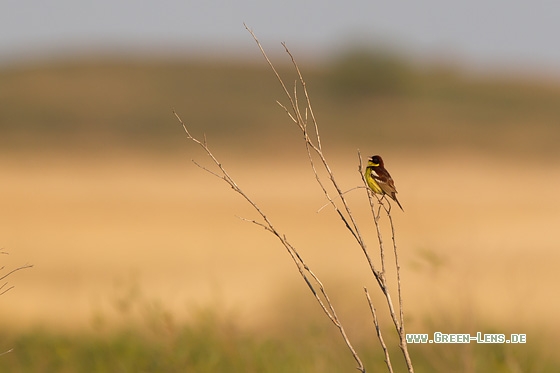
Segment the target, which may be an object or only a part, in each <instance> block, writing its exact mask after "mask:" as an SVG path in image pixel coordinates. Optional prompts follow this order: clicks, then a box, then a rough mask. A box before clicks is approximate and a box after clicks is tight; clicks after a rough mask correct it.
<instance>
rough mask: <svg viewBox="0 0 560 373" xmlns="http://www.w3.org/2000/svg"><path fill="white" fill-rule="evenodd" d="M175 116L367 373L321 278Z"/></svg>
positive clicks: (204, 146)
mask: <svg viewBox="0 0 560 373" xmlns="http://www.w3.org/2000/svg"><path fill="white" fill-rule="evenodd" d="M173 114H175V116H176V117H177V119H178V120H179V122H180V123H181V125H182V126H183V129H184V131H185V133H186V134H187V138H188V139H189V140H191V141H193V142H195V143H196V144H198V145H199V146H201V147H202V148H203V149H204V151H205V152H206V154H207V155H208V156H210V158H211V159H212V161H213V162H214V164H215V165H216V166H217V167H218V169H219V170H220V173H216V172H213V171H211V170H209V169H208V168H206V167H204V166H201V165H200V164H198V163H196V162H194V161H193V162H194V163H195V164H196V165H197V166H198V167H200V168H202V169H203V170H205V171H207V172H209V173H210V174H212V175H214V176H216V177H218V178H220V179H222V180H224V181H225V182H226V183H227V184H229V186H230V187H231V188H232V189H233V190H234V191H235V192H237V193H238V194H240V195H241V196H242V197H243V198H244V199H245V200H246V201H247V202H248V203H249V204H250V205H251V206H252V207H253V208H254V209H255V210H256V211H257V213H258V214H259V215H260V216H261V218H262V219H263V221H264V223H262V222H258V221H256V220H250V219H244V218H242V219H243V220H245V221H248V222H251V223H254V224H256V225H258V226H260V227H262V228H264V229H265V230H267V231H268V232H270V233H272V234H273V235H274V236H276V237H277V238H278V239H279V240H280V242H281V243H282V245H283V246H284V247H285V248H286V250H287V251H288V253H289V254H290V256H291V258H292V260H293V261H294V263H295V265H296V267H297V268H298V271H299V273H300V275H301V276H302V277H303V279H304V280H305V283H306V284H307V286H308V287H309V289H310V290H311V292H312V293H313V296H314V297H315V299H316V300H317V302H318V303H319V305H320V306H321V309H322V310H323V312H325V314H326V315H327V316H328V317H329V319H330V320H331V321H332V323H333V324H334V325H335V326H336V327H337V328H338V330H339V332H340V334H341V336H342V338H343V339H344V342H345V343H346V346H347V347H348V349H349V350H350V352H351V353H352V356H353V357H354V360H356V362H357V363H358V367H357V368H358V370H360V371H361V372H363V373H365V368H364V365H363V364H362V361H361V360H360V358H359V356H358V354H357V353H356V351H355V350H354V347H353V346H352V344H351V343H350V340H349V339H348V336H347V335H346V331H345V330H344V327H343V326H342V324H341V323H340V320H339V319H338V316H337V314H336V311H335V309H334V306H333V305H332V303H331V301H330V298H329V296H328V295H327V292H326V290H325V287H324V286H323V283H322V282H321V281H320V280H319V278H318V277H317V276H316V275H315V273H313V272H312V271H311V269H310V268H309V266H307V264H305V262H304V261H303V259H302V257H301V256H300V255H299V253H298V251H297V250H296V249H295V248H294V246H292V244H290V243H289V242H288V240H287V238H286V236H285V235H284V234H281V233H280V232H279V231H278V230H277V229H276V228H275V227H274V226H273V225H272V222H271V221H270V220H269V219H268V217H267V216H266V215H265V214H264V212H263V211H262V210H261V209H260V207H259V206H258V205H257V204H256V203H255V202H254V201H253V200H252V199H251V198H250V197H249V196H248V195H247V194H245V192H243V190H242V189H241V188H240V187H239V186H238V185H237V183H236V182H235V181H234V180H233V178H232V177H231V176H230V175H229V174H228V173H227V171H226V170H225V168H224V167H223V166H222V164H221V163H220V162H219V161H218V159H217V158H216V157H215V156H214V154H213V153H212V152H211V151H210V148H209V147H208V144H207V141H206V138H204V140H203V141H200V140H198V139H196V138H195V137H193V136H192V135H191V133H190V132H189V130H188V128H187V126H186V125H185V123H184V122H183V121H182V119H181V118H180V117H179V115H178V114H177V113H176V112H175V111H173ZM308 275H309V276H311V277H312V278H313V280H314V281H315V283H316V284H317V287H318V290H317V289H316V288H315V286H314V285H313V283H312V281H311V280H310V279H309V277H308ZM321 296H322V298H321ZM323 299H324V300H323Z"/></svg>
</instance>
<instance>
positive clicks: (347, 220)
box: [174, 25, 414, 373]
mask: <svg viewBox="0 0 560 373" xmlns="http://www.w3.org/2000/svg"><path fill="white" fill-rule="evenodd" d="M245 28H246V29H247V31H248V32H249V33H250V34H251V36H252V37H253V39H254V41H255V42H256V44H257V46H258V48H259V50H260V51H261V53H262V55H263V56H264V58H265V60H266V62H267V63H268V65H269V66H270V68H271V69H272V71H273V72H274V74H275V76H276V78H277V79H278V81H279V83H280V85H281V87H282V89H283V91H284V94H285V95H286V97H287V99H288V101H289V105H283V104H282V103H280V102H279V101H277V103H278V105H280V107H282V109H284V111H285V112H286V114H287V115H288V117H289V119H290V120H291V121H292V122H293V123H294V124H295V125H296V126H297V127H298V128H299V130H300V131H301V133H302V134H303V139H304V143H305V148H306V151H307V157H308V160H309V162H310V165H311V169H312V171H313V174H314V175H315V179H316V181H317V183H318V184H319V186H320V187H321V190H322V191H323V194H324V195H325V198H326V199H327V201H328V203H327V205H329V204H330V205H331V206H332V207H333V209H334V210H335V212H336V213H337V215H338V216H339V218H340V219H341V220H342V222H343V223H344V225H345V226H346V228H347V229H348V230H349V231H350V233H351V235H352V237H353V238H354V240H355V241H356V243H357V244H358V245H359V247H360V248H361V250H362V252H363V253H364V256H365V257H366V260H367V262H368V265H369V267H370V269H371V271H372V273H373V276H374V278H375V279H376V281H377V283H378V285H379V287H380V289H381V291H382V293H383V295H384V297H385V299H386V303H387V306H388V308H389V313H390V316H391V320H392V321H393V324H394V326H395V329H396V331H397V334H398V335H399V340H400V348H401V350H402V352H403V355H404V358H405V361H406V364H407V368H408V371H409V373H413V372H414V369H413V367H412V363H411V361H410V357H409V354H408V350H407V345H406V335H405V330H404V311H403V304H402V295H401V283H400V265H399V262H398V256H397V246H396V240H395V229H394V226H393V220H392V217H391V214H390V212H391V205H390V203H389V202H388V201H387V200H386V198H385V197H384V196H381V197H380V196H378V195H377V194H374V193H372V191H371V190H370V189H369V188H368V186H367V183H366V180H365V178H364V176H363V175H364V174H363V169H362V159H361V155H360V153H359V151H358V157H359V167H358V169H359V172H360V174H361V175H362V180H363V182H364V186H363V187H365V188H366V189H367V196H368V200H369V203H370V207H371V211H372V214H373V220H374V223H375V227H376V232H377V237H378V244H379V249H380V259H381V270H380V271H379V270H377V269H376V266H375V264H374V262H373V260H372V259H371V256H370V254H369V252H368V248H367V245H366V242H365V240H364V239H363V237H362V235H361V233H360V229H359V228H358V224H357V222H356V220H355V219H354V216H353V214H352V211H351V210H350V206H349V204H348V202H347V200H346V197H345V193H346V192H343V190H342V188H341V187H340V184H339V183H338V182H337V180H336V178H335V176H334V173H333V171H332V169H331V168H330V166H329V164H328V162H327V159H326V157H325V155H324V153H323V148H322V144H321V137H320V133H319V126H318V123H317V119H316V117H315V114H314V112H313V109H312V106H311V101H310V99H309V94H308V91H307V86H306V83H305V80H304V79H303V76H302V74H301V71H300V69H299V67H298V65H297V63H296V61H295V59H294V57H293V55H292V54H291V52H290V50H289V49H288V47H287V46H286V44H285V43H282V46H283V47H284V49H285V51H286V53H287V54H288V55H289V57H290V59H291V61H292V65H293V67H294V69H295V71H296V73H297V80H296V81H295V83H294V87H293V92H290V91H289V90H288V88H287V87H286V85H285V84H284V81H283V80H282V78H281V77H280V74H279V73H278V71H277V70H276V68H275V67H274V65H273V64H272V62H271V61H270V59H269V58H268V56H267V55H266V53H265V51H264V49H263V47H262V46H261V44H260V42H259V40H258V39H257V37H256V36H255V34H254V33H253V31H252V30H251V29H249V27H247V25H245ZM301 92H303V97H304V100H303V103H301V100H300V97H299V93H301ZM300 104H301V105H302V107H300ZM174 114H175V116H176V117H177V119H178V120H179V122H180V123H181V125H182V126H183V129H184V131H185V133H186V134H187V138H188V139H189V140H191V141H193V142H195V143H196V144H198V145H199V146H201V147H202V148H203V149H204V151H205V152H206V154H207V155H208V156H210V158H211V159H212V162H213V163H214V164H215V165H216V166H217V167H218V169H219V171H218V172H215V171H212V170H210V169H208V168H206V167H204V166H201V165H200V164H198V163H196V162H194V161H193V162H194V163H195V164H196V165H197V166H198V167H200V168H201V169H203V170H205V171H207V172H209V173H210V174H212V175H213V176H215V177H218V178H220V179H222V180H224V181H225V182H226V183H227V184H228V185H229V186H230V187H231V188H232V189H233V190H234V191H235V192H237V193H238V194H240V195H241V196H242V197H243V198H244V199H245V200H246V201H247V202H248V203H249V204H250V205H251V206H252V207H253V208H254V209H255V211H257V213H258V214H259V215H260V218H261V219H262V221H257V220H251V219H245V218H241V219H243V220H245V221H248V222H251V223H253V224H256V225H258V226H260V227H262V228H264V229H265V230H267V231H268V232H270V233H272V234H273V235H274V236H276V237H277V238H278V240H279V241H280V242H281V243H282V245H283V246H284V247H285V248H286V250H287V251H288V253H289V254H290V256H291V258H292V260H293V261H294V263H295V265H296V267H297V268H298V271H299V273H300V275H301V276H302V278H303V279H304V281H305V282H306V284H307V286H308V287H309V289H310V290H311V292H312V293H313V295H314V297H315V299H316V300H317V302H318V303H319V305H320V306H321V308H322V310H323V312H324V313H325V314H326V315H327V317H329V319H330V320H331V321H332V322H333V324H334V325H335V326H336V327H337V328H338V330H339V332H340V334H341V335H342V337H343V339H344V341H345V343H346V345H347V347H348V348H349V350H350V351H351V353H352V356H353V357H354V359H355V360H356V362H357V363H358V370H360V371H361V372H365V368H364V366H363V364H362V362H361V360H360V358H359V357H358V354H357V353H356V351H355V350H354V348H353V347H352V344H351V343H350V341H349V339H348V336H347V335H346V332H345V330H344V328H343V327H342V324H341V323H340V320H339V319H338V316H337V314H336V312H335V309H334V306H333V304H332V303H331V301H330V299H329V297H328V295H327V292H326V290H325V288H324V286H323V284H322V282H321V281H320V280H319V278H318V277H317V276H316V275H315V274H314V273H313V272H312V271H311V269H310V268H309V267H308V266H307V264H306V263H305V262H304V261H303V259H302V257H301V256H300V254H299V253H298V251H297V250H296V249H295V248H294V247H293V246H292V245H291V244H290V242H288V240H287V238H286V236H285V235H284V234H282V233H280V232H279V231H278V230H277V229H276V228H275V226H273V224H272V223H271V221H270V220H269V219H268V217H267V216H266V215H265V214H264V212H263V210H261V208H260V207H259V206H258V205H257V204H256V203H255V202H254V201H253V200H252V199H251V198H250V197H249V196H248V195H247V194H245V193H244V192H243V190H242V189H241V188H240V187H239V186H238V185H237V184H236V183H235V181H234V180H233V179H232V177H231V176H230V175H229V174H228V173H227V172H226V170H225V169H224V167H223V166H222V164H221V163H220V162H219V161H218V160H217V159H216V157H215V156H214V155H213V154H212V152H211V151H210V149H209V147H208V144H207V141H206V137H204V139H203V140H202V141H201V140H198V139H196V138H195V137H193V136H192V135H191V133H190V132H189V130H188V128H187V126H186V125H185V123H184V122H183V121H182V120H181V118H180V117H179V116H178V115H177V113H175V111H174ZM309 121H310V123H311V125H312V130H311V135H310V132H309V130H308V124H309ZM316 158H318V161H316ZM318 169H322V170H323V171H324V172H326V175H327V177H328V182H324V181H323V180H322V178H321V177H320V176H319V170H318ZM329 184H330V186H331V187H332V188H334V190H335V191H336V193H335V197H332V196H331V194H330V193H329V191H328V187H327V186H328V185H329ZM357 188H361V187H357ZM353 189H354V188H353ZM374 197H375V198H376V199H377V202H378V207H376V205H375V204H374V199H373V198H374ZM335 200H340V204H341V205H342V206H341V207H339V205H338V204H337V203H336V202H335ZM323 207H324V206H323ZM323 207H322V208H323ZM322 208H321V209H322ZM381 209H384V211H385V212H386V213H387V216H388V217H389V222H390V225H391V233H392V240H393V251H394V255H395V266H396V270H397V292H398V306H399V310H398V316H397V313H396V312H395V307H394V305H393V301H392V299H391V295H390V292H389V287H388V284H387V280H386V277H385V276H386V271H385V270H386V264H385V248H384V243H383V238H382V234H381V227H380V224H379V221H380V217H381V215H380V213H381ZM365 292H366V297H367V300H368V304H369V306H370V310H371V312H372V316H373V320H374V325H375V328H376V332H377V335H378V338H379V340H380V343H381V346H382V348H383V351H384V354H385V361H386V363H387V367H388V369H389V372H391V373H392V372H393V370H392V366H391V361H390V358H389V352H388V349H387V346H386V345H385V342H384V340H383V337H382V335H381V329H380V327H379V323H378V320H377V314H376V311H375V307H374V306H373V303H372V301H371V298H370V296H369V293H368V291H367V289H365Z"/></svg>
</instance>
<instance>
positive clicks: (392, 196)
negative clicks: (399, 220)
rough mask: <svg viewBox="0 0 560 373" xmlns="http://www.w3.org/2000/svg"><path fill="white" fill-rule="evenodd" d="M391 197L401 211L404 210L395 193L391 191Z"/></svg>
mask: <svg viewBox="0 0 560 373" xmlns="http://www.w3.org/2000/svg"><path fill="white" fill-rule="evenodd" d="M391 198H392V199H393V200H395V202H397V205H399V207H400V208H401V210H402V212H404V209H403V208H402V206H401V203H400V202H399V200H398V199H397V194H396V193H392V195H391Z"/></svg>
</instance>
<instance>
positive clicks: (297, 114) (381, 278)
mask: <svg viewBox="0 0 560 373" xmlns="http://www.w3.org/2000/svg"><path fill="white" fill-rule="evenodd" d="M245 28H246V29H247V31H249V33H250V34H251V35H252V36H253V39H254V40H255V42H256V43H257V46H258V47H259V49H260V51H261V53H262V55H263V56H264V58H265V60H266V61H267V63H268V65H269V66H270V68H271V69H272V71H273V72H274V74H275V75H276V78H277V79H278V81H279V82H280V85H281V86H282V89H283V90H284V93H285V95H286V97H287V98H288V100H289V102H290V109H291V110H290V109H288V108H287V107H286V106H284V105H282V104H281V103H279V102H278V104H279V105H280V106H281V107H282V108H283V109H284V110H285V111H286V113H287V114H288V116H289V117H290V119H291V120H292V121H293V122H294V123H295V124H296V125H297V126H298V127H299V129H300V130H301V131H302V133H303V135H304V140H305V147H306V150H307V155H308V158H309V161H310V163H311V168H312V170H313V173H314V174H315V179H316V180H317V183H318V184H319V185H320V187H321V189H322V190H323V193H324V195H325V197H326V198H327V200H328V201H329V203H330V204H331V205H332V206H333V208H334V209H335V211H336V212H337V214H338V215H339V217H340V218H341V220H342V221H343V223H344V224H345V226H346V228H347V229H348V230H349V231H350V232H351V234H352V236H353V237H354V238H355V239H356V241H357V243H358V244H359V245H360V247H361V249H362V251H363V253H364V255H365V257H366V260H367V261H368V264H369V266H370V268H371V271H372V273H373V275H374V277H375V279H376V280H377V282H378V284H379V286H380V288H381V290H382V292H383V294H384V295H385V298H386V300H387V304H388V307H389V311H390V314H391V318H392V320H393V323H394V325H395V328H396V330H397V333H398V334H399V338H400V342H401V343H400V347H401V350H402V351H403V354H404V357H405V360H406V363H407V367H408V370H409V372H410V373H412V372H414V369H413V367H412V364H411V362H410V358H409V356H408V351H407V346H406V338H405V334H404V327H403V323H402V315H403V313H402V303H401V302H399V306H400V307H399V309H400V312H399V316H400V320H399V318H397V316H396V313H395V309H394V306H393V301H392V299H391V295H390V293H389V289H388V286H387V282H386V279H385V258H384V248H383V240H382V236H381V231H380V227H379V217H380V214H379V212H378V213H377V216H376V214H375V212H374V220H375V225H376V229H377V234H378V239H379V243H380V249H381V259H382V260H381V262H382V270H381V272H379V271H377V270H376V269H375V266H374V264H373V261H372V260H371V257H370V255H369V252H368V250H367V246H366V243H365V241H364V240H363V238H362V236H361V234H360V230H359V229H358V225H357V224H356V221H355V220H354V217H353V215H352V212H351V211H350V208H349V205H348V203H347V202H346V198H345V197H344V192H343V191H342V189H341V188H340V187H339V185H338V183H337V181H336V179H335V177H334V174H333V172H332V170H331V168H330V167H329V165H328V163H327V160H326V158H325V156H324V154H323V150H322V146H321V140H320V136H319V127H318V124H317V120H316V118H315V115H314V113H313V109H312V106H311V102H310V99H309V95H308V92H307V86H306V83H305V80H304V79H303V77H302V75H301V72H300V69H299V67H298V65H297V63H296V61H295V59H294V57H293V55H292V54H291V52H290V51H289V49H288V48H287V46H286V44H285V43H282V45H283V46H284V49H285V51H286V53H287V54H288V55H289V56H290V58H291V60H292V65H293V66H294V68H295V70H296V72H297V75H298V81H299V83H300V85H301V89H302V91H303V93H304V96H305V100H306V102H305V116H303V115H302V114H301V109H300V107H299V102H298V95H297V92H298V91H297V83H298V81H296V84H295V85H294V93H293V95H291V94H290V92H289V91H288V89H287V88H286V85H285V84H284V81H283V80H282V78H281V77H280V74H278V72H277V70H276V68H275V67H274V65H273V64H272V62H271V61H270V59H269V58H268V56H267V55H266V53H265V51H264V49H263V48H262V46H261V44H260V42H259V40H258V39H257V37H256V36H255V34H254V33H253V32H252V30H250V29H249V28H248V27H247V25H245ZM308 111H309V113H310V115H311V122H312V124H313V128H314V130H315V131H314V132H315V142H314V141H313V139H312V138H311V137H310V136H309V133H308V130H307V124H308V121H307V119H308V117H307V113H308ZM312 153H314V154H316V155H317V156H318V157H319V159H320V160H321V163H322V165H323V167H324V170H325V171H326V172H327V175H328V177H329V179H330V182H331V184H332V186H333V187H334V188H335V190H336V192H337V197H338V198H340V200H341V202H342V204H343V207H344V211H345V212H346V214H347V216H348V218H346V216H345V214H344V213H343V211H342V210H341V209H340V208H339V207H338V205H337V204H336V203H335V202H334V200H333V198H331V196H330V195H329V193H328V191H327V189H326V187H325V185H324V184H323V182H322V181H321V178H320V177H319V174H318V172H317V169H316V166H315V162H314V158H313V154H312ZM361 168H362V166H361V157H360V173H361V175H362V178H363V172H361ZM364 184H365V186H366V188H367V183H365V179H364ZM371 194H372V193H371V191H369V189H368V197H369V200H370V205H371V207H372V211H374V207H373V201H372V199H371V198H372V197H371ZM376 197H377V196H376ZM378 202H379V204H380V205H381V206H383V208H384V209H385V210H386V211H387V214H388V215H390V204H389V207H388V208H387V206H385V205H384V204H383V203H382V202H381V200H380V199H379V198H378ZM393 232H394V230H393ZM393 238H394V235H393ZM393 242H394V241H393ZM395 250H396V248H395ZM396 260H397V259H396ZM398 268H400V267H399V266H398V263H397V270H398ZM398 282H399V300H401V296H400V275H399V276H398Z"/></svg>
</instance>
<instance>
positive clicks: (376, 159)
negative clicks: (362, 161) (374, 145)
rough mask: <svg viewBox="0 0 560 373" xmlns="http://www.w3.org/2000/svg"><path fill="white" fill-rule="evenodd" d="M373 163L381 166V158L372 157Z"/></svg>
mask: <svg viewBox="0 0 560 373" xmlns="http://www.w3.org/2000/svg"><path fill="white" fill-rule="evenodd" d="M371 161H372V162H373V163H375V164H379V157H372V158H371Z"/></svg>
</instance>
